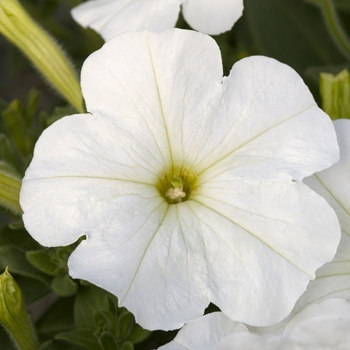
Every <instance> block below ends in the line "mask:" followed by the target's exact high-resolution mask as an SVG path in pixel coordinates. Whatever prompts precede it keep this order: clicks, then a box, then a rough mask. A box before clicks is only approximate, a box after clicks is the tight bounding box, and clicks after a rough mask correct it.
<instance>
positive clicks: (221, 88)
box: [20, 29, 340, 329]
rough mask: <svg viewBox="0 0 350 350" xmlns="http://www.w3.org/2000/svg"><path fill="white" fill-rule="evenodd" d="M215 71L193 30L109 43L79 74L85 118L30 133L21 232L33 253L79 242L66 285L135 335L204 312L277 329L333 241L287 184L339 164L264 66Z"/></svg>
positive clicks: (324, 220)
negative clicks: (102, 304)
mask: <svg viewBox="0 0 350 350" xmlns="http://www.w3.org/2000/svg"><path fill="white" fill-rule="evenodd" d="M222 74H223V73H222V63H221V58H220V51H219V49H218V47H217V45H216V43H215V41H214V40H213V39H211V38H210V37H208V36H206V35H204V34H201V33H197V32H191V31H183V30H176V29H172V30H168V31H165V32H162V33H150V32H148V31H145V32H140V33H125V34H122V35H120V36H117V37H115V38H114V39H112V40H110V41H109V42H107V43H106V44H105V45H104V46H103V47H102V48H101V49H100V50H98V51H96V52H95V53H93V54H92V55H91V56H90V57H89V58H88V59H87V60H86V61H85V63H84V66H83V69H82V77H81V85H82V91H83V95H84V97H85V100H86V106H87V110H88V111H90V113H91V114H83V115H73V116H68V117H65V118H63V119H61V120H59V121H58V122H56V123H54V124H53V125H52V126H50V127H49V128H48V129H47V130H45V131H44V133H43V134H42V135H41V137H40V139H39V140H38V142H37V145H36V147H35V151H34V158H33V161H32V163H31V164H30V166H29V168H28V169H27V172H26V175H25V177H24V180H23V185H22V190H21V198H20V200H21V205H22V208H23V211H24V215H23V220H24V222H25V226H26V228H27V229H28V231H29V232H30V234H31V235H32V236H33V237H34V238H35V239H36V240H37V241H38V242H40V243H41V244H42V245H44V246H60V245H67V244H70V243H73V242H74V241H76V240H77V239H78V238H79V237H81V236H82V235H85V236H86V240H84V241H83V242H81V243H80V245H79V246H78V247H77V248H76V250H75V251H74V252H73V253H72V255H71V257H70V259H69V262H68V265H69V271H70V274H71V276H72V277H74V278H81V279H85V280H88V281H90V282H91V283H94V284H96V285H98V286H100V287H102V288H104V289H106V290H108V291H110V292H111V293H114V294H115V295H116V296H117V297H118V298H119V303H120V304H121V305H124V306H125V307H127V308H128V309H129V310H130V311H131V312H133V313H134V314H135V317H136V320H137V322H138V323H140V324H141V325H142V326H143V327H144V328H148V329H157V328H160V329H174V328H179V327H181V326H182V325H183V324H184V323H185V322H186V321H188V320H191V319H195V318H198V317H200V316H201V315H202V314H203V310H204V309H205V308H206V307H207V305H208V304H209V302H212V303H214V304H216V305H217V306H218V307H220V309H221V310H222V311H223V312H224V313H225V314H226V315H227V316H228V317H230V318H232V319H234V320H238V321H243V322H246V323H248V324H252V325H257V326H263V325H269V324H272V323H275V322H278V321H280V320H281V319H283V318H284V317H286V316H287V315H288V313H289V312H290V311H291V310H292V308H293V306H294V304H295V302H296V300H297V299H298V297H299V296H300V295H301V294H302V292H303V291H304V290H305V288H306V286H307V284H308V282H309V280H310V279H313V278H314V277H315V275H314V273H315V270H316V269H317V268H318V267H320V266H321V265H323V264H324V263H325V262H327V261H330V260H331V259H332V258H333V256H334V254H335V252H336V248H337V245H338V243H339V239H340V228H339V223H338V220H337V218H336V215H335V213H334V211H333V209H332V208H331V207H330V206H329V205H328V204H327V203H326V201H325V200H324V199H323V198H322V197H320V196H319V195H317V194H316V193H315V192H313V191H312V190H311V189H310V188H309V187H308V186H306V185H305V184H303V183H302V182H301V180H302V179H303V178H304V177H305V176H309V175H311V174H313V173H314V172H316V171H320V170H322V169H324V168H326V167H329V166H330V165H331V164H332V163H334V162H335V161H337V160H338V157H339V154H338V153H339V150H338V145H337V142H336V135H335V132H334V129H333V126H332V123H331V121H330V119H329V118H328V116H327V115H326V114H325V113H323V112H322V110H320V109H319V108H318V107H317V105H316V103H315V101H314V99H313V98H312V95H311V93H310V92H309V90H308V88H307V87H306V86H305V84H304V83H303V81H302V79H301V78H300V77H299V76H298V74H297V73H296V72H295V71H294V70H293V69H291V68H290V67H288V66H286V65H284V64H281V63H279V62H278V61H276V60H274V59H270V58H266V57H250V58H246V59H243V60H241V61H239V62H238V63H236V64H235V65H234V66H233V68H232V71H231V73H230V76H229V77H225V78H223V77H222Z"/></svg>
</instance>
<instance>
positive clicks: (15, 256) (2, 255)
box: [0, 245, 50, 285]
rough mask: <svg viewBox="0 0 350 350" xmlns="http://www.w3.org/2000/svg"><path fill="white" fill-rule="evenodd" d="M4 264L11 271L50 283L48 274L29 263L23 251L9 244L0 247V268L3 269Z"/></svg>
mask: <svg viewBox="0 0 350 350" xmlns="http://www.w3.org/2000/svg"><path fill="white" fill-rule="evenodd" d="M6 266H8V267H9V270H10V271H11V272H12V273H17V274H19V275H22V276H26V277H31V278H34V279H36V280H38V281H40V282H43V283H45V284H47V285H49V284H50V278H49V277H48V276H46V275H45V274H43V273H42V272H40V271H38V270H37V269H35V268H34V267H33V266H32V265H30V264H29V262H28V261H27V259H26V257H25V252H24V251H23V250H21V249H19V248H16V247H14V246H11V245H8V246H2V247H0V269H5V268H6Z"/></svg>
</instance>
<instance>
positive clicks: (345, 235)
mask: <svg viewBox="0 0 350 350" xmlns="http://www.w3.org/2000/svg"><path fill="white" fill-rule="evenodd" d="M333 123H334V127H335V130H336V133H337V136H338V142H339V147H340V160H339V162H337V163H336V164H334V165H333V166H332V167H330V168H329V169H326V170H323V171H321V172H320V173H317V174H314V175H312V176H310V177H307V178H305V179H304V180H303V182H304V183H306V184H307V185H308V186H310V187H311V188H312V189H313V190H314V191H315V192H317V193H318V194H320V195H321V196H322V197H324V198H325V199H326V200H327V202H328V203H329V204H330V205H331V206H332V208H333V209H334V210H335V212H336V214H337V216H338V219H339V222H340V226H341V230H342V235H341V240H340V243H339V246H338V250H337V253H336V255H335V257H334V259H333V260H332V261H331V262H329V263H327V264H325V265H324V266H322V267H321V268H319V269H318V270H317V271H316V279H315V280H313V281H311V282H310V283H309V285H308V287H307V290H306V292H305V293H303V295H302V296H301V297H300V299H299V300H298V302H297V303H296V305H295V307H294V309H293V311H292V313H291V315H289V316H288V318H286V319H285V320H283V321H282V322H280V323H279V324H277V325H273V326H271V327H263V328H256V329H254V332H256V333H281V332H283V330H284V327H285V325H286V324H287V323H288V322H289V320H290V319H291V318H292V317H294V316H295V315H297V314H298V313H299V312H300V311H301V310H303V309H304V308H306V307H307V306H309V305H310V304H313V303H320V302H321V301H323V300H325V299H328V298H342V299H345V300H347V301H350V176H349V174H350V120H347V119H339V120H336V121H334V122H333Z"/></svg>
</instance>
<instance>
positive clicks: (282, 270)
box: [188, 175, 340, 326]
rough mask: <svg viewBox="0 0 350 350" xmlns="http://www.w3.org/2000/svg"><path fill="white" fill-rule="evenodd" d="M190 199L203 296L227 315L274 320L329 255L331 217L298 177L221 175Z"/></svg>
mask: <svg viewBox="0 0 350 350" xmlns="http://www.w3.org/2000/svg"><path fill="white" fill-rule="evenodd" d="M192 199H193V201H192V200H191V201H189V202H188V203H189V206H190V207H191V208H192V210H193V212H195V213H196V215H197V216H198V219H199V220H200V222H201V229H202V235H203V240H204V243H205V247H206V256H207V258H206V261H207V263H208V271H209V277H210V278H209V281H211V282H210V287H211V288H210V291H211V292H210V294H209V298H210V300H211V301H212V302H213V303H214V304H215V305H217V306H218V307H219V308H220V309H221V310H222V311H223V312H224V313H225V314H226V315H228V316H229V317H230V318H232V319H234V320H237V321H241V322H245V323H248V324H250V325H260V326H263V325H268V324H272V323H276V322H278V321H280V320H281V319H283V318H284V317H286V316H287V315H288V314H289V313H290V311H291V310H292V308H293V306H294V304H295V302H296V300H297V299H298V298H299V296H300V295H301V294H302V292H304V291H305V289H306V286H307V284H308V282H309V280H310V279H313V278H314V272H315V270H316V269H317V268H318V267H319V266H321V265H323V264H324V263H325V262H327V261H330V260H331V259H332V258H333V256H334V254H335V251H336V247H337V245H338V242H339V238H340V229H339V224H338V220H337V218H336V215H335V213H334V211H333V210H332V209H331V208H330V207H329V205H328V204H327V203H326V202H325V200H324V199H323V198H321V197H319V196H318V195H317V194H315V193H314V192H313V191H311V190H310V189H309V188H308V187H307V186H305V185H303V184H302V183H295V184H292V183H289V184H288V183H283V182H257V181H256V182H252V181H249V180H244V181H243V180H236V181H235V180H232V178H230V176H229V175H227V176H226V177H224V176H221V178H218V179H216V181H214V180H213V181H212V182H211V183H206V184H204V185H202V186H201V187H200V189H198V193H197V194H195V195H194V196H193V198H192ZM252 301H254V302H252Z"/></svg>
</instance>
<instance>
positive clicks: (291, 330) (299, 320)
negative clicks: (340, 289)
mask: <svg viewBox="0 0 350 350" xmlns="http://www.w3.org/2000/svg"><path fill="white" fill-rule="evenodd" d="M349 329H350V305H349V303H348V302H346V301H345V300H343V299H328V300H326V301H324V302H322V303H320V304H314V305H311V306H309V307H308V308H306V309H305V310H303V311H302V312H300V313H299V314H298V315H296V316H295V317H294V318H293V319H292V320H291V321H290V322H289V323H288V325H287V327H286V329H285V331H284V334H285V335H289V337H290V339H291V340H293V341H294V342H295V343H297V344H300V345H303V346H304V347H303V348H306V345H309V346H312V348H313V349H324V350H328V349H343V350H346V349H348V348H349V346H350V333H349Z"/></svg>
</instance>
